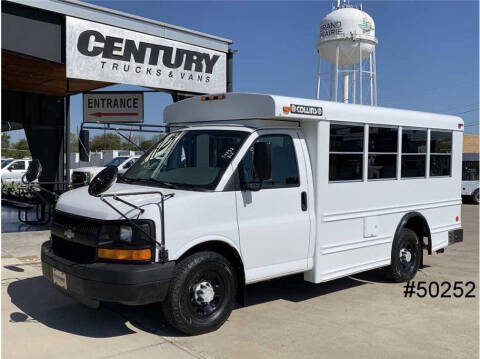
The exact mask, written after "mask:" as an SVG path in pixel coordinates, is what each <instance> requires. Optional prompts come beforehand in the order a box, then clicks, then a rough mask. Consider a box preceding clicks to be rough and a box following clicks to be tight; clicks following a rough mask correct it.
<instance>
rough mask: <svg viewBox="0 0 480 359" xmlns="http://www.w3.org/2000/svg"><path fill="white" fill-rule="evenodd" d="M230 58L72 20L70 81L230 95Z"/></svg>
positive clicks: (68, 36) (68, 35)
mask: <svg viewBox="0 0 480 359" xmlns="http://www.w3.org/2000/svg"><path fill="white" fill-rule="evenodd" d="M226 64H227V56H226V54H225V53H223V52H220V51H215V50H210V49H206V48H203V47H198V46H193V45H189V44H185V43H182V42H178V41H173V40H168V39H164V38H161V37H157V36H152V35H147V34H143V33H140V32H135V31H131V30H125V29H121V28H117V27H114V26H109V25H104V24H100V23H96V22H91V21H87V20H82V19H77V18H72V17H68V16H67V19H66V67H67V77H69V78H78V79H85V80H93V81H103V82H114V83H123V84H130V85H139V86H145V87H153V88H161V89H168V90H176V91H183V92H189V93H218V92H225V91H226V83H227V79H226V69H227V66H226Z"/></svg>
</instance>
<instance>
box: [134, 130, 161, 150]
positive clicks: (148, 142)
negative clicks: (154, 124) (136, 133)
mask: <svg viewBox="0 0 480 359" xmlns="http://www.w3.org/2000/svg"><path fill="white" fill-rule="evenodd" d="M163 137H165V135H163V134H162V135H156V136H153V137H152V138H149V139H143V138H142V139H141V140H140V144H139V147H140V148H141V149H142V151H146V150H148V149H149V148H150V147H152V146H153V145H155V144H157V143H158V142H159V141H160V140H161V139H162V138H163Z"/></svg>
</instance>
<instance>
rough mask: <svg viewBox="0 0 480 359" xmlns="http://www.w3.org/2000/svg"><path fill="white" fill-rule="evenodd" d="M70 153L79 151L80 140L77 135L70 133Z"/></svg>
mask: <svg viewBox="0 0 480 359" xmlns="http://www.w3.org/2000/svg"><path fill="white" fill-rule="evenodd" d="M70 151H71V152H77V151H78V138H77V135H76V134H74V133H70Z"/></svg>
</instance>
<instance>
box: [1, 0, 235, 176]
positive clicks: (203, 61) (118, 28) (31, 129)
mask: <svg viewBox="0 0 480 359" xmlns="http://www.w3.org/2000/svg"><path fill="white" fill-rule="evenodd" d="M231 43H232V42H231V41H230V40H228V39H224V38H220V37H217V36H213V35H209V34H204V33H200V32H197V31H194V30H190V29H186V28H182V27H178V26H175V25H170V24H166V23H162V22H159V21H156V20H151V19H146V18H142V17H139V16H135V15H132V14H127V13H123V12H119V11H114V10H111V9H107V8H104V7H100V6H96V5H92V4H87V3H82V2H79V1H74V0H43V1H36V0H8V1H2V98H3V101H2V131H9V130H14V129H21V128H23V129H24V130H25V136H26V139H27V141H28V145H29V147H30V151H31V154H32V157H33V158H37V159H39V160H40V162H41V163H42V167H43V172H42V176H41V177H40V181H41V182H51V181H65V180H68V178H69V172H70V171H69V168H70V164H69V159H70V156H69V154H70V149H69V136H70V127H69V113H70V96H71V95H74V94H78V93H82V92H85V91H91V90H94V89H99V88H102V87H105V86H108V85H111V84H116V83H123V84H130V85H139V86H144V87H148V88H150V89H152V88H153V89H156V90H158V91H162V92H167V93H170V94H171V95H172V98H173V101H177V100H179V99H183V98H185V97H187V96H190V95H193V94H202V93H213V92H225V91H230V90H231V89H232V82H231V79H232V51H230V50H229V45H230V44H231ZM147 50H149V51H147ZM119 52H121V55H119Z"/></svg>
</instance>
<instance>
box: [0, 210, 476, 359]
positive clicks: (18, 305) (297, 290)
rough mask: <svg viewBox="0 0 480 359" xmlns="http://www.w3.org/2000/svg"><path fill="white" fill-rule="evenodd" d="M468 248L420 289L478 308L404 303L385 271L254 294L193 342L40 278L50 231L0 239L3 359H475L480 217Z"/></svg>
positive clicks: (442, 261) (436, 263)
mask: <svg viewBox="0 0 480 359" xmlns="http://www.w3.org/2000/svg"><path fill="white" fill-rule="evenodd" d="M462 222H463V226H464V231H465V233H464V242H463V243H459V244H456V245H454V246H451V247H449V248H447V250H446V251H445V253H444V254H439V255H433V256H427V257H426V258H425V264H426V266H425V268H423V269H422V270H421V271H420V272H419V273H418V274H417V276H416V278H415V280H417V281H418V280H424V281H426V282H427V283H430V282H432V281H437V282H441V281H449V282H452V284H453V282H454V281H464V282H466V281H473V282H475V284H476V286H477V288H476V289H475V292H474V294H475V296H476V297H475V298H473V299H471V298H428V297H426V298H417V297H412V298H404V295H403V285H402V284H394V283H391V282H388V281H386V280H385V279H384V278H383V275H382V272H381V271H379V270H376V271H370V272H367V273H362V274H359V275H356V276H353V277H348V278H343V279H339V280H335V281H332V282H328V283H322V284H317V285H314V284H311V283H307V282H304V281H303V278H302V276H301V275H300V276H299V275H295V276H290V277H286V278H281V279H277V280H272V281H268V282H264V283H258V284H254V285H251V286H249V287H248V297H247V301H248V305H247V306H246V307H243V308H239V309H236V310H234V312H233V313H232V315H231V317H230V319H229V321H228V322H227V323H225V325H224V326H223V327H222V328H220V329H219V330H218V331H216V332H214V333H210V334H206V335H201V336H197V337H186V336H183V335H182V334H181V333H179V332H177V331H175V330H174V329H172V328H171V327H170V326H168V325H167V324H166V323H165V321H164V319H163V318H162V315H161V313H160V310H159V307H158V305H149V306H143V307H127V306H122V305H114V304H105V305H103V306H102V307H101V308H100V309H99V310H92V309H88V308H86V307H84V306H82V305H81V304H78V303H77V302H75V301H74V300H72V299H70V298H69V297H66V296H65V295H63V294H62V293H60V292H59V291H57V290H56V289H55V288H54V287H53V286H52V285H50V284H49V283H48V282H47V281H46V280H45V279H43V277H42V276H41V266H40V258H39V251H40V244H41V243H42V242H43V241H45V240H47V239H48V236H49V233H48V231H33V232H23V233H3V234H2V240H1V241H2V326H3V330H2V336H3V338H2V339H3V341H2V355H3V357H4V358H9V359H10V358H12V359H13V358H39V359H40V358H49V359H53V358H69V359H74V358H89V359H96V358H117V359H123V358H144V357H145V358H147V357H155V358H239V357H241V358H265V357H269V358H270V357H272V358H352V357H355V358H405V357H408V358H469V359H470V358H477V357H478V346H479V342H478V338H479V327H478V318H479V306H478V295H479V293H478V285H479V281H478V264H479V263H478V253H479V252H478V251H479V247H478V206H474V205H463V206H462Z"/></svg>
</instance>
